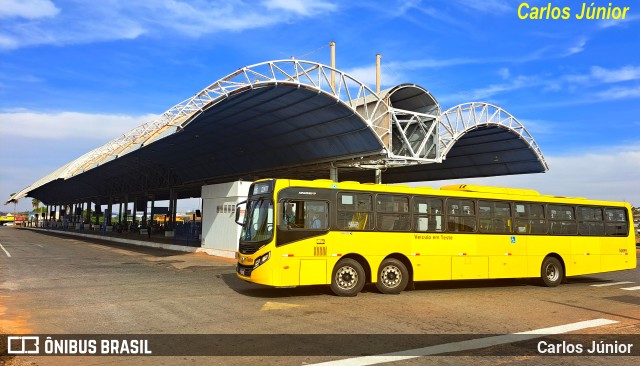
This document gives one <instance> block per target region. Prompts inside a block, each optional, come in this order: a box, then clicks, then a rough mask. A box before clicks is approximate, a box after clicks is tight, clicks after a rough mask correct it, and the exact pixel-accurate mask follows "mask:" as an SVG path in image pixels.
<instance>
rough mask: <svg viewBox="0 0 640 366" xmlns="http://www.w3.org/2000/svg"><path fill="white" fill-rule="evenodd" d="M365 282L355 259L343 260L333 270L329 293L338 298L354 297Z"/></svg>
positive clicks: (360, 266)
mask: <svg viewBox="0 0 640 366" xmlns="http://www.w3.org/2000/svg"><path fill="white" fill-rule="evenodd" d="M365 280H366V278H365V273H364V269H363V268H362V265H361V264H360V263H358V261H356V260H355V259H351V258H345V259H343V260H341V261H340V262H338V264H336V266H335V267H334V268H333V274H332V276H331V291H333V293H334V294H336V295H338V296H356V295H357V294H358V292H360V291H362V288H363V287H364V282H365Z"/></svg>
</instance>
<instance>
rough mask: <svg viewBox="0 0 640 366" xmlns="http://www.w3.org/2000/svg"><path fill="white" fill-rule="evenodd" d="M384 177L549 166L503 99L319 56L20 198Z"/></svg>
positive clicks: (208, 98)
mask: <svg viewBox="0 0 640 366" xmlns="http://www.w3.org/2000/svg"><path fill="white" fill-rule="evenodd" d="M332 168H337V169H338V170H339V178H340V180H358V181H362V182H372V181H374V179H375V171H376V170H381V171H382V180H383V182H385V183H396V182H412V181H428V180H441V179H449V178H466V177H481V176H494V175H506V174H523V173H538V172H544V171H546V170H547V169H548V167H547V164H546V162H545V160H544V157H543V156H542V152H541V151H540V148H539V147H538V145H537V144H536V142H535V141H534V140H533V138H532V137H531V135H530V134H529V133H528V132H527V131H526V129H525V128H524V126H522V124H520V123H519V122H518V121H517V120H516V119H515V118H514V117H513V116H511V115H510V114H508V113H507V112H505V111H504V110H502V109H501V108H499V107H497V106H493V105H490V104H486V103H467V104H462V105H459V106H455V107H453V108H450V109H448V110H446V111H445V112H442V111H441V108H440V105H439V104H438V102H437V101H436V99H435V98H434V97H433V96H432V95H431V94H430V93H429V92H428V91H427V90H425V89H424V88H422V87H420V86H417V85H414V84H402V85H399V86H397V87H394V88H392V89H389V90H386V91H383V92H381V93H379V94H377V93H375V92H374V91H372V90H371V89H370V88H369V87H367V86H366V85H365V84H363V83H361V82H359V81H358V80H356V79H354V78H353V77H351V76H349V75H347V74H345V73H343V72H341V71H340V70H336V69H332V68H330V67H328V66H325V65H321V64H318V63H314V62H308V61H298V60H282V61H270V62H265V63H261V64H256V65H252V66H247V67H244V68H242V69H239V70H238V71H236V72H234V73H232V74H230V75H227V76H226V77H224V78H222V79H220V80H218V81H216V82H214V83H213V84H211V85H209V86H208V87H207V88H205V89H203V90H202V91H200V92H199V93H197V94H196V95H194V96H193V97H191V98H189V99H187V100H185V101H183V102H182V103H179V104H178V105H176V106H174V107H173V108H171V109H169V110H168V111H167V112H165V113H164V114H163V115H162V116H161V117H160V118H158V119H157V120H154V121H151V122H148V123H145V124H143V125H141V126H139V127H137V128H135V129H133V130H132V131H129V132H127V133H125V134H124V135H123V136H121V137H118V138H117V139H114V140H112V141H110V142H108V143H107V144H105V145H103V146H100V147H98V148H96V149H95V150H92V151H90V152H88V153H86V154H85V155H83V156H81V157H80V158H78V159H76V160H74V161H72V162H69V163H68V164H66V165H64V166H62V167H61V168H59V169H57V170H56V171H54V172H53V173H51V174H49V175H47V176H45V177H43V178H42V179H40V180H38V181H37V182H35V183H33V184H32V185H30V186H29V187H27V188H25V189H24V190H22V191H21V192H19V193H18V194H16V195H15V196H13V197H12V198H11V199H20V198H22V197H24V196H27V195H28V196H31V197H35V198H37V199H39V200H41V201H42V202H44V203H46V204H62V203H71V202H87V201H93V202H98V201H101V202H102V203H106V202H107V200H108V199H109V198H111V199H115V201H116V202H117V201H118V200H119V199H121V198H122V197H124V196H125V195H129V196H142V195H146V196H153V197H154V199H167V198H168V195H169V190H170V189H173V190H174V191H175V192H177V194H178V196H179V198H184V197H197V196H199V194H200V187H201V186H202V185H204V184H211V183H219V182H228V181H233V180H238V179H242V180H255V179H259V178H266V177H278V178H287V177H291V178H308V179H315V178H327V177H328V176H329V171H330V169H332Z"/></svg>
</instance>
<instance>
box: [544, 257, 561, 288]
mask: <svg viewBox="0 0 640 366" xmlns="http://www.w3.org/2000/svg"><path fill="white" fill-rule="evenodd" d="M540 277H541V278H542V282H543V283H544V285H545V286H547V287H556V286H558V285H559V284H560V283H561V282H562V280H563V279H564V268H563V267H562V263H560V261H559V260H558V258H554V257H547V258H545V259H544V261H543V262H542V268H541V269H540Z"/></svg>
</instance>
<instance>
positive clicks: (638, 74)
mask: <svg viewBox="0 0 640 366" xmlns="http://www.w3.org/2000/svg"><path fill="white" fill-rule="evenodd" d="M591 76H592V77H593V78H594V79H597V80H600V81H602V82H605V83H617V82H620V81H629V80H637V79H640V66H629V65H628V66H624V67H622V68H620V69H617V70H607V69H605V68H602V67H599V66H593V67H592V68H591Z"/></svg>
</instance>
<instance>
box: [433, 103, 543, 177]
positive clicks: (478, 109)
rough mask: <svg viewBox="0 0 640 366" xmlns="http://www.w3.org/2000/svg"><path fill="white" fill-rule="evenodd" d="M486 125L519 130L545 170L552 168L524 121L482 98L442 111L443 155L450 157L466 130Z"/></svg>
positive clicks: (440, 145)
mask: <svg viewBox="0 0 640 366" xmlns="http://www.w3.org/2000/svg"><path fill="white" fill-rule="evenodd" d="M482 126H499V127H502V128H506V129H508V130H510V131H511V132H513V133H515V134H516V135H518V136H519V137H520V138H521V139H522V140H524V141H525V142H526V143H527V144H528V145H529V148H530V149H531V150H532V151H533V152H534V153H535V154H536V155H537V157H538V160H540V162H541V163H542V165H543V166H544V168H545V170H548V169H549V167H548V165H547V163H546V161H545V159H544V156H543V155H542V150H540V147H539V146H538V144H537V143H536V141H535V140H534V139H533V137H532V136H531V134H530V133H529V131H527V129H526V128H525V127H524V126H523V125H522V123H520V121H518V120H517V119H516V118H515V117H514V116H512V115H511V114H509V113H508V112H507V111H505V110H504V109H502V108H500V107H497V106H495V105H492V104H488V103H479V102H471V103H464V104H459V105H457V106H455V107H452V108H449V109H447V110H446V111H444V112H443V113H442V116H441V120H440V124H439V131H438V135H439V142H438V145H439V150H440V159H442V160H444V159H446V156H447V153H449V150H451V148H452V147H453V145H454V144H455V143H456V142H457V141H458V139H460V138H461V137H462V136H463V135H464V134H465V133H467V132H469V131H471V130H473V129H476V128H478V127H482Z"/></svg>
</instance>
